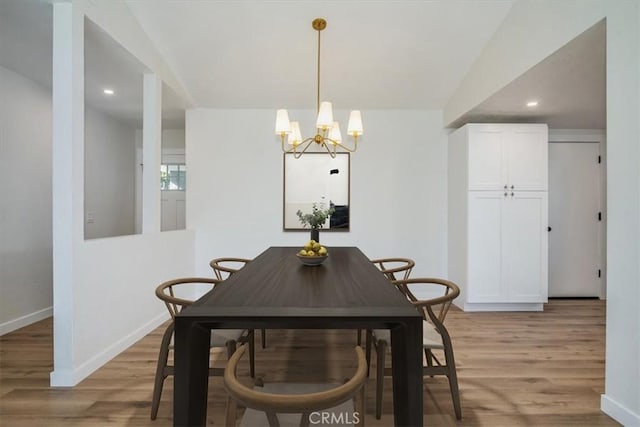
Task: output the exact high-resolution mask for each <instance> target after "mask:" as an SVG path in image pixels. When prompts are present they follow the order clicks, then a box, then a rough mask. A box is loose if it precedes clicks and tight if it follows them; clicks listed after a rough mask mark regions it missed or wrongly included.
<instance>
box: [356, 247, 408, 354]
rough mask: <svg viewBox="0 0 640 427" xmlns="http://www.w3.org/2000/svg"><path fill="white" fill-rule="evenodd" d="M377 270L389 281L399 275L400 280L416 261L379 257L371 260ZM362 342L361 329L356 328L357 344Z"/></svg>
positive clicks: (406, 276) (406, 277) (406, 274)
mask: <svg viewBox="0 0 640 427" xmlns="http://www.w3.org/2000/svg"><path fill="white" fill-rule="evenodd" d="M371 262H372V263H373V264H375V266H376V267H378V270H380V272H381V273H382V274H384V275H385V276H387V279H389V281H394V280H396V279H397V278H398V276H399V277H401V278H402V280H406V279H408V278H409V275H410V274H411V270H412V269H413V267H415V265H416V263H415V261H414V260H412V259H409V258H379V259H373V260H371ZM361 344H362V330H361V329H358V345H361Z"/></svg>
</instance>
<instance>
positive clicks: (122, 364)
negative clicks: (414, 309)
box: [0, 300, 618, 427]
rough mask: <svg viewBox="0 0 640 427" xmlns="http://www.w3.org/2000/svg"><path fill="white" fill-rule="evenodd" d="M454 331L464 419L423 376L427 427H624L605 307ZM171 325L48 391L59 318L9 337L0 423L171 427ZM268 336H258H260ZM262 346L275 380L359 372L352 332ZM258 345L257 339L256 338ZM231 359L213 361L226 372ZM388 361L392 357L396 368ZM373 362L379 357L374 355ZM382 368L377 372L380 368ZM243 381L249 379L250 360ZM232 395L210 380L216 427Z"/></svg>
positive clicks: (281, 337)
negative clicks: (613, 405)
mask: <svg viewBox="0 0 640 427" xmlns="http://www.w3.org/2000/svg"><path fill="white" fill-rule="evenodd" d="M446 326H447V328H448V329H449V332H450V334H451V337H452V340H453V345H454V351H455V356H456V361H457V364H458V376H459V384H460V393H461V401H462V412H463V419H462V421H461V422H456V420H455V418H454V416H453V405H452V404H451V397H450V394H449V386H448V383H447V381H446V379H445V378H443V377H435V378H429V377H427V378H425V379H424V411H425V417H424V422H425V425H426V426H455V425H458V426H460V425H462V426H491V427H495V426H498V427H500V426H505V427H507V426H516V425H522V426H615V425H618V424H617V423H616V422H615V421H613V420H612V419H611V418H609V417H608V416H606V415H605V414H603V413H602V412H601V411H600V409H599V407H600V395H601V394H602V393H603V392H604V346H605V344H604V343H605V303H604V302H603V301H597V300H552V301H551V302H550V303H549V304H546V305H545V310H544V312H540V313H464V312H461V311H459V310H456V309H452V311H451V312H450V313H449V315H448V317H447V321H446ZM163 331H164V326H162V327H160V328H158V329H157V330H155V331H153V332H152V333H151V334H149V335H148V336H146V337H145V338H143V339H142V340H140V341H139V342H138V343H136V344H135V345H134V346H132V347H131V348H129V349H128V350H127V351H125V352H123V353H122V354H121V355H119V356H118V357H116V358H115V359H113V360H112V361H110V362H109V363H107V364H106V365H105V366H104V367H102V368H101V369H99V370H98V371H97V372H95V373H94V374H93V375H91V376H90V377H89V378H87V379H86V380H84V381H83V382H81V383H80V384H79V385H78V386H76V387H74V388H68V389H67V388H50V387H49V373H50V372H51V370H52V369H53V367H52V357H53V351H52V341H53V338H52V320H51V319H47V320H44V321H41V322H38V323H36V324H34V325H31V326H28V327H26V328H23V329H21V330H18V331H15V332H13V333H10V334H7V335H5V336H3V337H0V425H2V426H11V427H22V426H29V427H33V426H61V427H62V426H64V427H69V426H92V427H93V426H155V427H160V426H170V425H171V423H172V421H171V420H172V418H171V417H172V392H173V387H172V379H171V378H169V379H167V381H166V383H165V389H164V392H163V395H162V400H161V403H160V410H159V413H158V419H156V420H155V421H151V420H150V419H149V411H150V401H151V393H152V388H153V378H154V374H155V363H156V357H157V351H158V345H159V343H160V340H161V337H162V333H163ZM258 335H259V334H258ZM267 336H268V346H267V348H266V349H262V348H261V346H260V345H257V346H256V370H257V375H258V376H261V377H263V378H264V380H265V381H267V382H268V381H287V382H295V381H302V382H315V381H317V382H335V381H342V380H343V379H344V378H346V377H348V376H350V375H351V373H353V370H354V368H355V364H354V360H353V350H352V347H353V346H354V345H355V336H356V335H355V332H354V331H295V330H275V331H268V332H267ZM258 340H259V338H258ZM225 359H226V356H225V354H224V353H223V352H219V353H217V354H214V355H212V360H213V361H214V362H215V363H216V364H217V365H218V366H224V363H225ZM389 359H390V357H387V361H388V363H390V361H389ZM373 363H374V364H375V357H373ZM372 368H373V369H372V372H375V367H374V366H372ZM240 375H241V376H242V377H243V378H246V379H247V381H248V363H246V361H245V363H244V364H243V365H241V370H240ZM373 375H374V374H372V378H370V380H369V384H368V386H367V393H366V394H367V400H366V405H367V416H366V422H367V425H369V426H374V427H375V426H390V425H392V414H393V398H392V386H391V378H385V382H384V384H385V392H384V401H383V416H382V419H381V420H376V419H375V416H374V415H373V412H374V408H375V378H373ZM223 396H224V389H223V386H222V381H221V379H220V378H211V379H210V382H209V415H208V423H209V425H217V426H220V425H224V403H225V402H224V398H223Z"/></svg>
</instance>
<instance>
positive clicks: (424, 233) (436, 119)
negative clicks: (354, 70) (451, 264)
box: [186, 109, 446, 276]
mask: <svg viewBox="0 0 640 427" xmlns="http://www.w3.org/2000/svg"><path fill="white" fill-rule="evenodd" d="M289 114H290V115H291V116H290V117H296V118H298V119H301V127H302V128H303V132H305V133H308V132H310V131H313V130H314V129H313V124H314V117H315V111H312V110H303V111H291V112H290V113H289ZM336 116H338V117H341V116H345V117H346V116H347V112H340V111H337V112H336ZM362 117H363V121H364V126H365V134H364V137H363V138H362V141H361V142H359V143H358V151H356V152H355V153H353V154H352V155H351V211H350V215H351V222H350V231H349V232H347V233H330V232H325V233H322V232H321V233H320V239H321V242H322V243H323V244H325V245H327V246H328V247H329V248H331V246H358V247H360V248H361V249H362V250H363V251H364V252H365V254H367V255H368V256H370V257H382V256H406V257H410V258H413V259H415V260H416V269H415V272H416V274H429V275H435V276H441V275H444V274H445V272H446V259H445V254H446V250H445V245H446V236H445V230H446V170H445V168H446V134H445V132H444V129H443V128H442V122H441V119H442V114H441V111H427V110H371V111H363V112H362ZM274 120H275V110H206V109H197V110H189V111H187V126H186V157H187V161H188V164H189V171H188V179H189V185H188V186H187V228H190V229H195V230H197V231H196V272H197V273H198V274H209V273H210V272H209V267H208V262H209V261H210V260H211V259H212V258H214V257H219V256H240V257H248V258H253V257H255V256H256V255H258V254H259V253H260V252H262V251H263V250H265V249H266V248H267V247H268V246H277V245H280V246H282V245H286V246H300V245H302V244H304V242H305V241H307V240H308V239H309V232H308V231H286V232H285V231H283V230H282V208H283V201H282V197H283V194H282V192H283V188H282V186H283V176H282V173H283V171H282V167H283V154H282V151H281V148H280V141H279V140H278V139H277V138H276V136H275V135H274V134H273V123H274ZM247 123H250V124H251V125H250V126H247V125H246V124H247ZM345 142H346V143H348V141H345ZM329 250H331V249H329Z"/></svg>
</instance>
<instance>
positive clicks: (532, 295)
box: [502, 191, 548, 302]
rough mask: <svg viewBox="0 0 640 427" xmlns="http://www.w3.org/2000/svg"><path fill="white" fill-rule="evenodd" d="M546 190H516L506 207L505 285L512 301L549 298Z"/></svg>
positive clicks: (506, 202) (504, 235) (542, 300)
mask: <svg viewBox="0 0 640 427" xmlns="http://www.w3.org/2000/svg"><path fill="white" fill-rule="evenodd" d="M547 204H548V196H547V193H546V192H534V191H520V192H518V191H515V192H513V196H512V195H511V192H509V196H508V197H507V198H506V199H505V200H504V207H503V228H502V231H503V238H502V245H503V247H502V249H503V252H502V253H503V260H504V269H503V274H504V276H503V284H504V288H505V291H506V294H507V298H508V301H509V302H546V301H547V292H548V291H547V289H548V278H547V265H548V264H547V263H548V259H547V241H548V237H547V226H548V224H547V222H548V220H547V218H548V211H547V209H548V206H547Z"/></svg>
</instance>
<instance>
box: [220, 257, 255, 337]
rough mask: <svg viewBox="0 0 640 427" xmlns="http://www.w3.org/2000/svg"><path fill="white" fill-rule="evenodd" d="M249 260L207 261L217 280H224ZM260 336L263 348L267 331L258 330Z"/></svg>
mask: <svg viewBox="0 0 640 427" xmlns="http://www.w3.org/2000/svg"><path fill="white" fill-rule="evenodd" d="M249 262H251V260H250V259H247V258H233V257H226V258H215V259H212V260H211V261H210V262H209V266H210V267H211V268H212V269H213V273H214V274H215V275H216V278H217V279H218V280H226V279H228V278H229V276H231V275H232V274H234V273H237V272H238V271H240V269H241V268H242V267H244V266H245V265H247V264H248V263H249ZM260 338H261V340H262V348H265V347H266V346H267V332H266V331H265V330H264V329H261V330H260Z"/></svg>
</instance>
